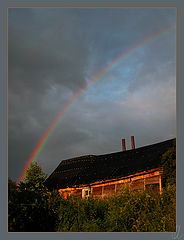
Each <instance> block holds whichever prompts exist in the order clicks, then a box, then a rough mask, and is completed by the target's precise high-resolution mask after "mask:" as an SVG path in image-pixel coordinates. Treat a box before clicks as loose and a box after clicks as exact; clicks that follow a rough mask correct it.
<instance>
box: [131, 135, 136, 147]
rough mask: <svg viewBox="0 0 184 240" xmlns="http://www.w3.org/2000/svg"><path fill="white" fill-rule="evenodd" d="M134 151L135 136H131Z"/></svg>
mask: <svg viewBox="0 0 184 240" xmlns="http://www.w3.org/2000/svg"><path fill="white" fill-rule="evenodd" d="M131 143H132V149H135V141H134V136H131Z"/></svg>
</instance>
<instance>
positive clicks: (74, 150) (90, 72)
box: [8, 8, 176, 180]
mask: <svg viewBox="0 0 184 240" xmlns="http://www.w3.org/2000/svg"><path fill="white" fill-rule="evenodd" d="M8 16H9V32H8V33H9V37H8V39H9V43H8V47H9V51H8V52H9V56H8V59H9V65H8V66H9V67H8V69H9V79H8V85H9V176H10V177H11V178H12V179H14V180H17V179H18V177H19V175H20V173H21V172H22V170H23V166H24V164H25V163H26V161H27V159H28V157H29V155H30V154H31V152H32V151H33V149H34V147H35V145H36V143H37V142H38V141H39V139H40V138H41V137H42V135H43V134H44V132H45V130H46V129H48V127H49V126H50V124H51V123H52V122H53V120H54V119H55V118H56V117H57V115H58V114H59V112H60V111H61V110H62V109H63V108H64V107H65V106H66V105H67V104H68V102H69V101H70V99H72V97H73V96H74V95H75V94H76V93H77V92H78V91H80V89H83V88H84V86H85V85H86V83H87V82H89V81H90V80H91V79H93V77H94V76H96V74H97V73H98V72H99V71H101V69H103V68H104V67H105V66H107V65H108V64H110V63H112V62H113V61H114V60H115V59H117V57H118V56H120V55H121V54H123V53H124V52H127V51H130V50H131V49H132V48H134V47H135V46H137V45H138V44H140V43H141V42H143V41H144V40H145V39H147V38H148V37H150V36H154V35H155V34H157V33H159V32H161V31H164V30H165V29H167V28H168V27H170V26H173V25H174V24H175V18H176V16H175V9H164V8H161V9H133V8H132V9H62V8H59V9H31V8H30V9H9V13H8ZM175 34H176V33H175V29H174V28H173V30H171V31H170V32H169V33H168V34H167V35H165V36H163V37H162V38H158V39H157V40H155V41H153V42H152V43H150V44H148V45H145V46H144V47H142V48H140V49H139V50H137V51H136V52H135V53H134V54H132V55H131V56H130V57H129V58H127V59H125V60H124V61H122V62H121V63H120V64H118V65H117V66H116V67H115V68H113V69H112V70H111V71H109V72H108V73H107V74H105V75H104V76H103V78H102V79H100V80H99V81H97V82H96V84H94V85H93V86H91V87H90V88H89V89H88V90H87V91H86V93H85V94H84V95H83V96H82V97H81V98H80V99H78V101H77V102H76V103H75V105H74V106H73V108H72V110H71V111H69V112H68V113H67V114H66V116H65V118H64V119H63V120H62V121H61V123H60V124H59V125H58V127H57V129H56V130H55V131H54V133H53V134H52V136H51V137H50V139H49V141H48V143H47V144H46V147H45V148H44V149H43V151H42V153H41V154H40V156H39V159H38V161H39V163H40V164H41V165H42V167H43V170H44V171H46V172H47V173H48V174H50V173H51V172H52V171H53V170H54V169H55V168H56V166H57V165H58V164H59V163H60V161H61V160H63V159H66V158H70V157H75V156H80V155H84V154H103V153H108V152H114V151H120V150H121V138H123V137H126V138H127V145H128V147H129V140H130V136H131V135H134V136H135V140H136V146H137V147H139V146H143V145H146V144H152V143H154V142H157V141H162V140H166V139H169V138H172V137H175V133H176V129H175V123H176V119H175V118H176V59H175V55H176V49H175V45H176V39H175Z"/></svg>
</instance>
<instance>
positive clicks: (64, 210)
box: [57, 185, 176, 232]
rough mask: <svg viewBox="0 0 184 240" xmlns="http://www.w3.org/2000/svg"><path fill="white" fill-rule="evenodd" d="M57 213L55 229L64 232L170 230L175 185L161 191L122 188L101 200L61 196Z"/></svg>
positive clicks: (171, 227)
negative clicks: (135, 190) (123, 189)
mask: <svg viewBox="0 0 184 240" xmlns="http://www.w3.org/2000/svg"><path fill="white" fill-rule="evenodd" d="M58 217H59V219H58V220H59V221H58V225H57V231H64V232H67V231H74V232H78V231H82V232H88V231H90V232H141V231H143V232H165V231H168V232H172V231H173V232H174V231H175V226H176V219H175V218H176V203H175V186H174V185H173V186H168V187H167V189H165V190H164V192H163V193H162V195H160V194H158V193H154V192H148V191H146V192H129V191H128V190H125V191H124V192H122V193H121V194H118V195H114V196H113V197H111V198H106V199H104V200H101V199H92V198H89V199H88V200H87V199H80V198H75V197H71V198H68V199H66V200H64V199H62V200H61V202H60V207H59V210H58Z"/></svg>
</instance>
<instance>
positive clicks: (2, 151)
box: [0, 0, 184, 240]
mask: <svg viewBox="0 0 184 240" xmlns="http://www.w3.org/2000/svg"><path fill="white" fill-rule="evenodd" d="M8 7H176V8H177V232H176V233H8V232H7V162H8V160H7V158H8V153H7V149H8V146H7V134H8V132H7V88H8V86H7V51H6V49H7V8H8ZM0 9H1V14H0V18H1V20H0V28H1V37H0V41H1V42H0V46H1V51H0V52H1V58H0V59H1V64H0V74H1V78H0V160H1V161H0V164H1V166H0V171H1V174H0V177H1V180H0V190H1V198H0V237H1V239H5V240H6V239H35V238H36V239H86V238H87V239H167V240H168V239H178V240H182V239H184V228H183V225H184V224H183V222H184V219H183V216H184V208H183V204H182V203H183V200H182V199H183V194H184V192H183V175H182V169H184V166H183V160H182V159H183V149H182V147H183V135H184V127H183V122H184V105H183V104H184V95H183V89H184V80H183V68H182V66H183V56H184V54H183V53H184V52H183V42H184V41H183V29H184V26H183V23H184V19H183V15H182V14H183V10H184V6H183V2H182V0H181V1H177V0H176V1H172V0H170V1H169V0H164V1H153V0H152V1H148V0H146V1H145V0H144V1H138V0H134V1H132V0H129V1H123V0H122V1H116V0H115V1H113V0H109V1H108V0H106V1H102V0H99V1H92V0H83V1H77V0H73V1H71V0H65V1H62V0H60V1H52V2H51V1H45V2H42V1H6V0H3V1H1V8H0Z"/></svg>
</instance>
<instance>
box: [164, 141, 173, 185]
mask: <svg viewBox="0 0 184 240" xmlns="http://www.w3.org/2000/svg"><path fill="white" fill-rule="evenodd" d="M162 165H163V185H164V187H165V186H166V185H167V184H171V185H172V184H176V141H174V144H173V147H171V148H170V149H169V150H168V151H167V152H165V153H164V154H163V155H162Z"/></svg>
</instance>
